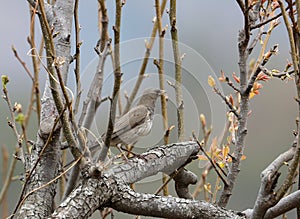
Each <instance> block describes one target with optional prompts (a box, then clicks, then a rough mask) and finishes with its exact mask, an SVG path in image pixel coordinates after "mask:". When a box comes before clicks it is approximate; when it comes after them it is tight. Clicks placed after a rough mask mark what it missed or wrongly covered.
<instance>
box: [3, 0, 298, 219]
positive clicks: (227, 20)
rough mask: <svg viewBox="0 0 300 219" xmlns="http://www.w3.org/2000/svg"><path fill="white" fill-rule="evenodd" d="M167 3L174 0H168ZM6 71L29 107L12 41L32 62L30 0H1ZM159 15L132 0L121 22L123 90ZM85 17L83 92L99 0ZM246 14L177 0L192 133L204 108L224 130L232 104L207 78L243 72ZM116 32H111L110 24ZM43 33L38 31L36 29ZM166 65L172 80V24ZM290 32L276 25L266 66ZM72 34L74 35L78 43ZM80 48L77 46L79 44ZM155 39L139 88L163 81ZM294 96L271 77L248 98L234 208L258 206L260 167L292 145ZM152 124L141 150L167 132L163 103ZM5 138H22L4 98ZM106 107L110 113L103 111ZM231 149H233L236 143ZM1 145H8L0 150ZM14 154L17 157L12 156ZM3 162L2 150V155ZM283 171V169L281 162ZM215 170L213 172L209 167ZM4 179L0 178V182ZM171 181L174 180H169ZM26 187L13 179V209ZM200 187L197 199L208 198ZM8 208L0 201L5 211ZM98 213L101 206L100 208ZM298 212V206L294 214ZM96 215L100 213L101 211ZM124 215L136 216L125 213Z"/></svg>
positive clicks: (15, 97)
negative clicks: (240, 49) (241, 38)
mask: <svg viewBox="0 0 300 219" xmlns="http://www.w3.org/2000/svg"><path fill="white" fill-rule="evenodd" d="M107 8H108V13H109V19H110V20H109V25H110V30H111V29H112V28H111V27H112V25H113V23H114V10H115V7H114V2H112V1H107ZM167 8H168V4H167ZM0 14H1V18H2V19H0V27H1V30H2V31H1V34H0V48H1V49H0V73H1V75H4V74H5V75H8V76H9V78H10V83H9V84H8V90H9V96H10V98H11V101H12V103H14V102H19V103H21V104H22V105H23V108H24V109H26V108H27V105H28V99H29V95H30V89H31V80H30V78H29V77H28V76H27V75H26V73H25V71H24V70H23V68H22V66H21V65H20V63H19V62H18V61H17V60H16V58H15V57H14V55H13V53H12V50H11V46H12V45H13V46H14V47H15V48H16V49H17V51H18V54H19V56H20V57H21V58H22V59H23V60H24V61H25V62H26V63H27V65H28V67H29V68H30V69H32V68H31V58H30V56H28V55H27V53H28V51H29V45H28V43H27V40H26V38H27V36H28V35H29V22H30V16H29V7H28V4H27V2H26V1H20V2H15V1H7V2H6V4H5V6H4V7H1V8H0ZM154 16H155V8H154V1H150V0H148V1H138V0H128V1H127V2H126V4H125V6H124V7H123V11H122V27H121V41H122V43H121V61H122V72H123V73H124V77H123V85H122V91H121V92H122V98H123V102H125V99H124V95H123V94H124V92H128V93H129V94H130V91H131V89H132V87H133V85H134V83H135V79H136V76H137V74H138V72H139V67H140V64H141V59H142V58H143V55H144V51H145V47H144V43H145V40H147V41H149V36H150V34H151V31H152V26H153V22H152V20H153V18H154ZM79 19H80V25H81V33H80V34H81V35H80V38H81V40H82V42H83V44H82V46H81V72H82V74H81V77H82V83H83V85H82V88H83V92H86V91H87V89H88V85H89V83H90V81H91V79H92V77H93V74H94V71H95V68H96V65H97V55H96V53H95V52H94V47H95V45H96V43H97V40H98V39H99V33H98V29H97V1H91V0H87V1H81V2H80V6H79ZM36 23H37V25H36V32H37V35H40V31H39V24H38V19H36ZM165 25H169V19H168V14H167V13H164V19H163V26H165ZM242 25H243V16H242V14H241V12H240V10H239V7H238V5H237V4H236V2H235V1H229V0H224V1H218V0H210V1H198V0H189V1H178V2H177V27H178V34H179V40H180V43H181V44H180V50H181V53H182V54H183V53H185V57H184V60H183V90H184V100H185V126H186V139H189V136H191V133H192V131H193V130H195V131H196V132H197V133H199V136H200V137H201V129H200V121H199V115H200V113H203V114H204V115H205V116H206V118H207V120H208V124H211V125H212V127H213V134H212V136H211V139H210V140H212V138H213V137H217V136H219V135H220V133H221V131H222V129H223V127H224V122H225V119H226V115H225V113H226V108H225V106H224V104H223V103H222V101H221V99H220V98H219V97H217V96H216V95H215V94H214V93H213V91H212V90H211V88H210V87H209V86H208V85H207V77H208V75H213V76H214V77H215V79H217V77H218V76H219V75H220V71H221V70H223V71H224V72H225V74H227V75H228V76H230V75H231V74H232V72H237V73H238V64H237V63H238V53H237V35H238V31H239V30H240V29H241V28H242ZM110 36H111V37H113V33H112V31H110ZM37 38H38V37H37ZM165 38H166V42H165V46H166V48H165V73H166V76H165V77H166V80H169V81H171V82H172V81H174V79H173V77H174V69H173V63H172V49H171V45H170V41H169V39H170V33H169V29H168V31H167V34H166V36H165ZM287 40H288V38H287V33H286V29H285V27H284V25H283V24H282V22H281V25H279V26H278V27H276V29H275V30H274V31H273V34H272V37H271V39H270V42H269V45H268V49H269V48H271V47H272V46H274V45H275V44H279V54H278V55H277V56H273V57H272V58H271V60H270V61H269V63H268V64H267V66H266V67H267V68H269V69H278V70H283V69H284V67H285V65H286V63H287V60H290V57H289V45H288V41H287ZM74 41H75V40H74V37H73V38H72V42H73V43H74ZM73 49H74V48H73ZM157 51H158V50H157V42H156V44H155V46H154V48H153V52H152V53H151V58H150V61H149V64H148V68H147V70H146V73H147V75H148V76H149V77H147V78H146V79H145V80H144V82H143V85H142V88H141V90H143V89H144V88H146V87H155V86H156V87H158V77H157V69H156V67H155V66H154V65H153V59H154V58H158V53H157ZM258 51H259V46H258V47H257V48H256V49H255V51H254V52H253V54H252V55H251V57H250V58H249V60H251V58H255V57H256V55H257V54H258ZM109 66H110V64H109V61H108V64H107V67H106V69H105V80H104V88H103V96H104V97H105V96H108V95H110V94H111V89H112V82H113V75H112V69H111V67H109ZM73 68H74V66H71V68H70V77H69V87H70V88H71V89H72V90H74V76H73ZM40 78H41V82H40V85H41V87H40V89H41V91H43V88H44V81H45V78H46V73H45V71H43V70H42V71H41V74H40ZM219 86H220V88H222V89H223V91H224V93H225V94H229V93H230V92H232V91H231V90H230V89H229V88H228V87H226V86H224V85H219ZM165 87H166V90H167V93H168V96H169V102H168V111H169V112H168V113H169V117H170V122H169V123H170V125H176V110H175V109H176V104H175V103H176V102H175V97H174V90H173V88H172V87H170V86H169V85H168V84H167V83H165ZM294 96H296V92H295V86H294V82H293V81H281V80H279V79H275V78H274V79H271V80H269V81H268V82H265V83H264V84H263V88H262V90H261V93H260V94H259V95H257V96H255V97H254V98H253V99H252V100H251V103H250V109H251V111H252V113H251V115H250V117H249V120H248V121H249V122H248V135H247V138H246V149H245V155H246V157H247V159H246V160H244V161H243V162H242V165H241V172H240V175H239V177H238V180H237V183H236V187H235V189H234V191H233V195H232V198H231V199H230V203H229V205H228V208H230V209H234V210H240V211H241V210H244V209H247V208H252V207H253V205H254V202H255V198H256V195H257V192H258V188H259V186H260V173H261V171H262V170H263V169H264V168H265V167H266V166H267V165H268V164H269V163H270V162H271V161H272V160H273V159H274V158H275V157H276V156H277V155H279V154H280V153H282V152H284V151H286V150H287V149H288V148H289V147H290V146H291V144H292V141H293V130H294V129H295V127H296V126H295V118H296V116H297V104H296V102H295V101H294ZM108 107H109V105H108V103H104V104H103V106H101V108H100V111H99V113H98V114H97V119H96V121H95V123H94V125H93V131H94V132H95V133H97V134H101V133H102V132H103V131H104V130H105V127H106V124H107V110H108ZM156 112H157V114H156V117H155V121H154V127H155V128H154V129H153V130H152V132H151V134H150V135H149V136H148V137H146V138H145V139H143V140H142V141H141V142H139V143H138V145H137V151H139V152H142V151H144V150H145V147H146V145H147V147H148V146H149V145H156V144H160V143H161V142H162V141H161V137H162V132H163V128H162V122H161V116H160V115H159V114H160V104H159V103H158V107H157V109H156ZM0 115H1V116H0V142H1V146H2V145H6V146H7V147H8V148H9V152H10V155H11V154H12V153H13V151H14V148H15V145H16V139H15V137H14V135H13V132H12V130H11V129H10V128H9V127H8V126H7V118H9V112H8V107H7V105H6V103H5V102H4V101H3V100H2V101H0ZM103 115H105V116H103ZM37 129H38V127H37V125H36V118H35V116H33V117H32V119H31V121H30V128H29V129H28V131H27V132H28V135H29V138H30V139H32V140H35V138H36V137H35V136H36V132H37ZM170 140H171V141H176V131H173V132H172V135H171V139H170ZM232 150H233V149H232ZM1 153H2V152H1ZM10 159H11V157H10ZM0 161H1V163H2V156H0ZM188 168H189V169H192V170H193V171H194V172H195V173H197V174H199V175H200V174H201V172H202V170H203V169H201V168H200V169H199V167H198V163H197V161H195V162H194V163H193V164H191V165H190V166H188ZM0 171H1V172H0V182H1V183H0V185H2V182H3V177H4V176H3V169H2V168H1V170H0ZM283 171H285V169H284V170H283ZM22 172H23V167H22V165H21V164H20V163H18V168H17V169H16V171H15V174H14V175H18V174H21V173H22ZM210 176H211V178H212V179H213V178H215V173H213V172H212V173H211V174H210ZM159 184H160V178H159V176H157V177H153V178H151V179H145V180H144V181H142V182H140V183H139V184H138V185H137V190H138V191H143V192H152V193H153V191H155V189H156V188H158V186H159ZM0 187H1V186H0ZM171 187H172V186H171ZM20 188H21V183H20V181H18V180H16V181H14V182H13V184H12V185H11V186H10V189H9V192H8V199H9V210H10V211H12V210H13V208H14V207H15V204H16V201H17V200H18V198H19V197H18V196H19V192H20ZM202 198H203V197H202V195H200V196H199V199H202ZM1 210H2V209H0V211H1ZM96 215H97V216H98V213H96ZM289 215H290V217H291V218H292V217H293V214H289ZM95 218H96V216H95ZM120 218H132V216H125V215H122V216H121V217H120Z"/></svg>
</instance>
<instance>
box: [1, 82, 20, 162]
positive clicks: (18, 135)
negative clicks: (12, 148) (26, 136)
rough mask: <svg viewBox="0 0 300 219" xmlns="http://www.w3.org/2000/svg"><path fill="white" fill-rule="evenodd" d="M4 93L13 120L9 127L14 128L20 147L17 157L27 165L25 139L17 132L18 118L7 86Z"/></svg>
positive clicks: (17, 150) (16, 153)
mask: <svg viewBox="0 0 300 219" xmlns="http://www.w3.org/2000/svg"><path fill="white" fill-rule="evenodd" d="M3 93H4V96H3V99H4V100H5V101H6V103H7V106H8V108H9V113H10V118H11V120H10V121H8V125H9V126H10V127H11V128H12V130H13V133H14V134H15V136H16V138H17V142H18V146H17V148H16V152H15V155H16V156H17V157H18V158H19V159H20V160H21V161H22V163H25V157H24V151H23V148H22V139H23V137H22V136H21V135H20V134H19V131H18V130H17V127H16V118H15V115H14V110H13V106H12V104H11V102H10V99H9V96H8V90H7V88H6V86H5V87H3Z"/></svg>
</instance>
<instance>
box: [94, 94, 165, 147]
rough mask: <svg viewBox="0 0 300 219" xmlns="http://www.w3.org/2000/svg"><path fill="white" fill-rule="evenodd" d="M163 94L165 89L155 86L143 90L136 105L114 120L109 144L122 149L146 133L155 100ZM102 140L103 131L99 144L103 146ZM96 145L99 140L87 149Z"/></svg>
mask: <svg viewBox="0 0 300 219" xmlns="http://www.w3.org/2000/svg"><path fill="white" fill-rule="evenodd" d="M163 94H165V91H164V90H160V89H157V88H148V89H146V90H144V91H143V94H142V96H141V97H140V99H139V102H138V103H137V105H136V106H135V107H133V108H131V109H130V110H129V111H128V112H127V113H125V114H124V115H122V116H121V117H120V118H118V119H117V120H116V121H115V123H114V130H113V133H112V137H111V141H110V146H116V147H117V148H118V149H120V148H122V149H123V150H124V147H122V146H125V145H131V146H132V145H134V144H135V143H136V142H138V141H139V139H140V138H142V137H144V136H146V135H148V134H149V133H150V131H151V128H152V123H153V117H154V109H155V105H156V100H157V98H158V97H159V96H161V95H163ZM104 140H105V133H104V134H102V135H101V137H100V146H101V145H102V146H103V144H104ZM98 147H99V141H98V143H96V144H94V145H91V146H90V147H89V149H90V150H91V151H95V149H97V148H98Z"/></svg>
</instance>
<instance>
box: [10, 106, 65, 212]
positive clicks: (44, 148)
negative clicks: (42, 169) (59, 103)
mask: <svg viewBox="0 0 300 219" xmlns="http://www.w3.org/2000/svg"><path fill="white" fill-rule="evenodd" d="M64 111H65V110H64ZM64 111H63V112H64ZM62 115H63V113H61V114H60V115H59V117H58V118H56V119H55V122H54V125H53V127H52V129H51V131H50V133H49V135H48V138H47V141H46V142H45V144H44V146H43V148H42V149H41V151H40V152H39V154H38V158H37V160H36V161H35V163H34V164H33V166H32V168H31V170H30V172H29V173H28V174H27V175H26V179H25V182H24V184H23V187H22V191H21V194H20V199H19V201H18V203H17V205H16V207H15V210H14V212H13V215H15V213H16V212H17V210H18V208H19V207H20V206H21V204H22V203H23V202H24V201H25V198H23V195H24V193H25V190H26V186H27V184H28V182H29V180H30V177H31V176H32V174H33V172H34V170H35V169H36V167H37V165H38V163H39V162H40V160H41V159H42V156H43V154H44V152H45V150H46V149H47V147H48V145H50V143H51V141H52V137H53V134H54V132H55V130H56V127H57V125H58V122H59V121H60V117H61V116H62Z"/></svg>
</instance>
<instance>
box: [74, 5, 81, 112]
mask: <svg viewBox="0 0 300 219" xmlns="http://www.w3.org/2000/svg"><path fill="white" fill-rule="evenodd" d="M78 4H79V0H75V5H74V23H75V43H76V51H75V60H76V62H75V63H76V64H75V69H74V73H75V82H76V100H75V106H74V114H76V113H77V110H78V106H79V103H80V97H81V93H82V92H81V82H80V46H81V42H80V25H79V18H78Z"/></svg>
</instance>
